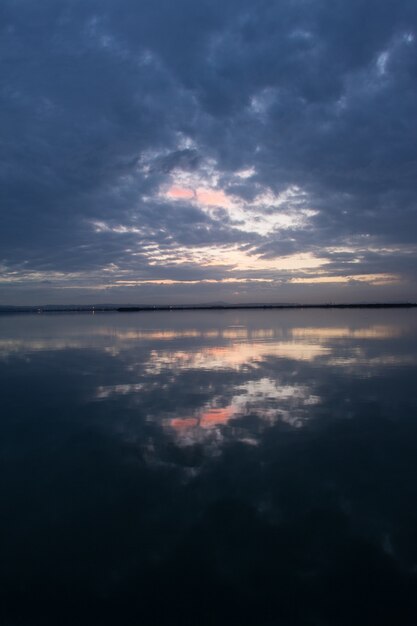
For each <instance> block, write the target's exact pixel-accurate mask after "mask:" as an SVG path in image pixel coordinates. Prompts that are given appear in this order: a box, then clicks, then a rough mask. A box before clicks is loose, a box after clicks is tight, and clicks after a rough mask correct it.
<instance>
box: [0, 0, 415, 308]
mask: <svg viewBox="0 0 417 626" xmlns="http://www.w3.org/2000/svg"><path fill="white" fill-rule="evenodd" d="M416 19H417V7H416V4H415V2H412V1H407V0H403V1H396V2H394V1H391V0H384V1H383V2H381V1H378V2H377V1H376V0H371V1H368V2H364V1H361V0H355V1H349V2H348V1H346V0H345V1H341V0H339V1H332V2H330V0H299V1H297V2H293V1H290V0H284V1H282V2H280V3H276V2H270V1H267V0H264V1H259V2H256V3H253V2H249V1H246V0H239V2H237V1H234V0H229V1H227V2H219V1H218V2H217V1H210V2H208V1H203V0H202V1H200V2H197V3H196V2H194V1H193V2H192V1H191V0H179V1H178V2H175V3H173V2H169V1H168V0H154V1H153V2H150V1H143V2H141V3H136V2H133V1H131V0H121V1H119V2H117V3H116V2H115V1H114V0H104V1H100V2H98V1H93V0H84V1H83V2H81V1H77V0H73V1H70V0H62V1H59V2H56V1H52V0H46V1H45V2H43V3H42V5H39V4H36V3H33V2H30V1H29V0H18V1H12V0H4V1H3V3H2V5H1V7H0V28H1V37H0V62H1V72H2V86H1V88H0V100H1V116H0V126H1V143H0V158H1V162H0V167H1V169H0V174H1V178H2V185H1V192H0V202H1V229H0V244H1V252H0V265H3V266H4V267H6V268H8V269H9V270H10V269H11V270H13V269H17V270H19V271H23V270H24V271H30V270H36V271H42V272H56V271H58V272H74V271H76V272H83V271H84V272H91V271H93V270H94V272H98V271H99V270H100V268H105V267H108V266H110V265H111V264H113V265H115V266H117V267H118V268H119V269H120V270H123V271H129V272H131V275H134V274H135V273H136V274H138V275H141V276H144V275H146V276H149V277H152V276H155V277H156V278H162V277H163V276H165V275H166V273H167V272H168V273H169V272H170V271H171V270H170V269H169V268H168V269H166V268H163V269H162V270H161V267H158V268H157V269H155V267H154V266H153V265H149V258H148V256H147V255H146V254H143V246H146V245H149V244H152V243H155V244H158V245H159V246H160V249H161V250H164V248H165V247H166V246H168V247H169V248H170V249H171V250H172V249H173V248H175V246H186V247H187V246H188V247H190V248H192V247H193V246H216V245H229V246H230V245H233V244H236V245H237V246H241V247H242V248H243V247H244V246H245V245H250V246H251V248H250V249H251V251H252V252H254V251H257V252H259V253H260V254H262V256H263V257H265V258H274V257H276V256H279V255H288V254H295V253H305V252H307V251H309V252H311V253H312V254H314V255H316V256H319V257H322V258H323V257H326V258H328V260H329V261H330V263H329V264H328V266H327V268H326V269H328V270H329V273H331V272H334V273H344V274H346V273H349V272H350V271H351V267H352V265H351V263H353V261H355V263H356V265H355V270H356V273H361V274H364V273H368V272H369V273H378V272H385V273H387V272H392V273H395V272H399V273H400V274H401V275H403V276H406V277H407V279H408V281H409V282H415V273H414V269H413V267H414V266H415V246H416V244H417V242H416V232H417V218H416V215H417V211H416V198H417V189H416V180H417V171H416V170H417V166H416V164H417V159H416V153H415V146H416V145H417V126H416V124H415V111H416V107H417V89H416V86H417V85H416V82H417V55H416V46H417V41H416V34H415V24H416V23H417V22H416ZM245 169H246V170H250V174H248V175H247V177H246V178H245V177H239V176H237V175H236V172H238V171H240V170H245ZM213 172H214V174H213ZM178 173H179V174H181V175H184V174H189V175H194V176H198V175H199V176H202V180H206V181H207V180H209V178H210V176H211V179H210V180H213V176H214V175H215V179H216V180H215V182H214V183H213V182H212V185H211V186H212V187H213V185H214V186H217V189H224V190H226V192H227V193H228V194H232V195H233V196H234V198H235V201H236V199H237V200H238V199H240V201H241V202H242V203H243V205H244V206H246V207H247V211H248V213H250V211H251V210H252V209H251V207H250V206H249V205H250V203H251V202H254V201H256V198H257V197H258V196H259V194H261V193H262V191H263V190H264V191H265V190H266V191H268V192H269V193H273V194H280V193H283V192H285V190H288V189H289V188H292V187H295V188H297V189H301V190H302V191H303V193H305V199H304V200H303V201H300V202H299V204H298V205H297V206H296V207H295V209H294V205H293V206H292V209H291V210H294V211H295V212H298V211H301V209H303V208H306V207H307V208H310V209H312V210H314V211H315V214H314V215H313V216H311V217H310V218H309V220H308V223H297V224H296V225H292V226H290V227H289V228H287V229H284V230H274V229H273V228H272V229H271V230H270V231H269V232H259V231H256V229H255V231H253V232H251V231H250V229H245V228H242V223H241V222H240V223H239V221H238V220H236V219H233V218H231V217H230V215H229V214H228V213H227V211H224V210H223V209H222V207H219V210H218V211H217V212H215V211H214V209H213V210H211V211H207V210H205V209H204V207H201V206H199V205H198V203H196V202H190V201H189V199H181V200H180V201H178V200H177V201H174V200H173V199H172V198H171V199H170V198H169V197H167V196H166V195H163V194H162V195H161V189H162V190H165V191H166V189H167V188H168V187H169V185H170V184H171V183H172V180H174V179H175V176H176V175H177V174H178ZM202 184H204V183H202ZM245 203H246V204H245ZM290 208H291V207H289V205H288V203H287V204H286V203H285V202H284V203H283V204H282V205H280V207H279V209H277V207H276V206H275V205H274V204H272V205H271V207H270V208H269V209H268V207H267V206H265V205H263V206H262V208H261V209H259V211H260V213H268V211H269V213H270V214H275V213H279V212H284V213H285V211H286V210H287V211H288V210H290ZM258 219H259V217H258ZM97 224H101V227H100V226H99V227H97ZM332 246H333V247H337V246H339V247H343V246H345V247H346V246H348V247H351V248H352V249H353V250H356V251H357V253H355V251H353V252H351V253H346V252H337V251H332V250H331V249H330V248H331V247H332ZM367 246H368V247H371V248H372V250H371V251H370V252H365V251H364V248H366V247H367ZM327 248H329V250H327ZM385 248H391V252H390V253H387V252H386V251H385V252H384V251H383V249H385ZM378 250H379V251H378ZM343 255H345V256H343ZM355 259H356V260H355ZM187 272H190V274H193V275H195V270H191V269H190V268H187V267H186V266H185V267H184V268H183V269H182V270H181V271H178V273H177V276H178V277H179V276H181V275H182V274H184V275H185V274H187ZM208 274H210V275H212V274H211V272H207V275H208ZM94 281H95V282H97V274H94ZM8 297H10V296H8Z"/></svg>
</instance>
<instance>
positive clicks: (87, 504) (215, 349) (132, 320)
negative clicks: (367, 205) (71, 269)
mask: <svg viewBox="0 0 417 626" xmlns="http://www.w3.org/2000/svg"><path fill="white" fill-rule="evenodd" d="M0 381H1V383H0V384H1V406H2V411H1V418H0V455H1V456H0V460H1V465H2V467H1V476H0V484H1V496H2V497H1V506H2V512H1V518H0V536H1V538H2V544H3V545H2V550H1V560H0V623H1V624H7V625H8V626H14V625H19V626H20V625H31V624H40V625H44V624H45V625H46V624H47V625H49V624H54V625H55V624H71V625H73V624H74V625H75V624H77V625H78V624H88V625H94V626H95V625H101V624H121V625H122V626H124V625H130V624H139V625H141V626H142V625H143V626H147V625H148V624H149V625H151V624H152V625H154V624H155V625H165V624H167V625H168V624H169V625H173V624H181V625H193V626H194V625H198V626H200V625H202V626H204V625H206V624H213V625H214V624H216V625H217V624H243V625H246V624H247V625H251V626H252V625H260V626H261V625H270V624H280V625H289V626H290V625H291V626H292V625H298V624H300V625H301V624H302V625H305V626H309V625H317V626H319V625H325V626H327V625H329V626H330V625H331V626H338V625H345V624H346V626H347V625H349V626H351V625H352V624H356V625H358V624H372V625H373V626H377V625H379V624H401V626H406V625H408V624H409V625H410V626H411V625H415V624H417V601H416V598H417V314H416V312H415V310H376V311H373V310H353V311H344V310H324V311H323V310H289V311H286V310H275V311H274V310H273V311H259V310H255V311H210V312H204V311H194V312H185V311H182V312H181V311H178V312H171V313H170V312H157V313H134V314H133V313H132V314H120V313H102V314H95V315H90V314H63V313H61V314H56V315H54V314H41V315H23V314H21V315H3V316H1V317H0Z"/></svg>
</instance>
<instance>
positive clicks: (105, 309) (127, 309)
mask: <svg viewBox="0 0 417 626" xmlns="http://www.w3.org/2000/svg"><path fill="white" fill-rule="evenodd" d="M410 308H417V303H416V302H398V303H389V302H385V303H364V304H224V305H223V304H213V305H210V304H208V305H204V304H201V305H172V306H170V305H158V306H152V305H143V306H114V307H113V306H95V305H94V306H93V305H91V306H79V307H78V306H69V307H54V306H51V305H47V306H45V307H30V306H29V307H13V306H10V307H7V306H4V308H0V314H1V313H110V312H113V313H140V312H143V313H149V312H150V311H230V310H234V311H236V310H239V311H245V310H265V309H268V310H270V309H281V310H282V309H286V310H298V309H410Z"/></svg>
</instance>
